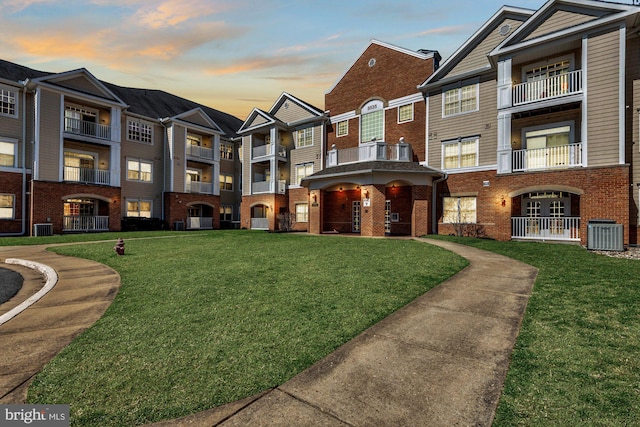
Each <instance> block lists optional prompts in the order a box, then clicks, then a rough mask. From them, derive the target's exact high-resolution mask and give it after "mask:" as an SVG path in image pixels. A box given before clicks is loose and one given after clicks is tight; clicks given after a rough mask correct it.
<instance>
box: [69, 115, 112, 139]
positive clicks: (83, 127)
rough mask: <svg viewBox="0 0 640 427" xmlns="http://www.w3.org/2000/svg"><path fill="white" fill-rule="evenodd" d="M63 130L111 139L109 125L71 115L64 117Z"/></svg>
mask: <svg viewBox="0 0 640 427" xmlns="http://www.w3.org/2000/svg"><path fill="white" fill-rule="evenodd" d="M64 131H65V132H66V133H71V134H74V135H81V136H88V137H92V138H98V139H106V140H110V139H111V126H110V125H102V124H99V123H95V122H92V121H88V120H82V119H76V118H73V117H65V118H64Z"/></svg>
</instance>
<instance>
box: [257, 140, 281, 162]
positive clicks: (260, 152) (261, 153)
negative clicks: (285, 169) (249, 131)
mask: <svg viewBox="0 0 640 427" xmlns="http://www.w3.org/2000/svg"><path fill="white" fill-rule="evenodd" d="M274 148H276V151H274ZM276 153H277V154H278V157H283V158H286V157H287V149H286V148H285V147H284V146H282V145H280V144H265V145H258V146H257V147H253V150H252V152H251V154H252V157H251V158H252V159H257V158H260V157H266V156H273V155H275V154H276Z"/></svg>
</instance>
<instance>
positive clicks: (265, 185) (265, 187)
mask: <svg viewBox="0 0 640 427" xmlns="http://www.w3.org/2000/svg"><path fill="white" fill-rule="evenodd" d="M270 191H271V181H257V182H253V183H251V193H252V194H255V193H269V192H270Z"/></svg>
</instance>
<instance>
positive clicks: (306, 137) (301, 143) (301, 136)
mask: <svg viewBox="0 0 640 427" xmlns="http://www.w3.org/2000/svg"><path fill="white" fill-rule="evenodd" d="M297 133H298V135H297V147H298V148H302V147H310V146H312V145H313V128H312V127H308V128H304V129H298V132H297Z"/></svg>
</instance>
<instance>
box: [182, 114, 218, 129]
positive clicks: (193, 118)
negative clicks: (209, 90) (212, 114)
mask: <svg viewBox="0 0 640 427" xmlns="http://www.w3.org/2000/svg"><path fill="white" fill-rule="evenodd" d="M182 120H184V121H185V122H189V123H194V124H197V125H200V126H205V127H210V126H211V123H209V122H208V121H207V120H205V118H204V117H202V115H200V114H197V113H195V114H191V115H190V116H186V117H182Z"/></svg>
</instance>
